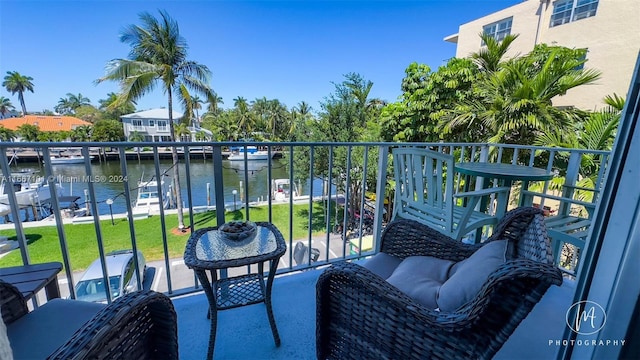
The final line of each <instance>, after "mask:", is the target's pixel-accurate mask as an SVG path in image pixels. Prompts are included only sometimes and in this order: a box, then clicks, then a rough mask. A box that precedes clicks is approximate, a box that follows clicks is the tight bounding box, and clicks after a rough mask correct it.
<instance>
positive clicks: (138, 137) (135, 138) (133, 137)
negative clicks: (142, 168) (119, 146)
mask: <svg viewBox="0 0 640 360" xmlns="http://www.w3.org/2000/svg"><path fill="white" fill-rule="evenodd" d="M129 141H131V142H141V141H144V135H142V134H141V133H139V132H137V131H133V132H132V133H130V134H129ZM136 154H138V163H140V146H136Z"/></svg>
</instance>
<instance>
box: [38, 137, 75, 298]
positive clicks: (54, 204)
mask: <svg viewBox="0 0 640 360" xmlns="http://www.w3.org/2000/svg"><path fill="white" fill-rule="evenodd" d="M42 157H43V158H44V175H45V176H46V181H47V184H48V185H49V194H50V195H51V197H50V198H49V201H50V203H51V211H52V212H53V218H54V219H55V222H56V230H57V232H58V240H59V241H60V252H61V253H62V261H63V263H64V271H65V275H66V276H67V280H68V281H67V285H68V286H69V295H70V296H71V298H72V299H75V298H76V291H75V288H74V284H73V273H72V271H71V270H72V268H71V260H70V259H69V248H68V247H67V237H66V234H65V232H64V224H63V221H62V215H61V214H60V204H59V202H58V192H57V190H56V184H57V181H55V178H54V177H53V169H52V167H51V160H50V159H51V157H50V153H49V148H48V147H45V148H43V149H42ZM69 195H71V194H69Z"/></svg>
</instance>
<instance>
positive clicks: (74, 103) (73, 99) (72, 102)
mask: <svg viewBox="0 0 640 360" xmlns="http://www.w3.org/2000/svg"><path fill="white" fill-rule="evenodd" d="M67 99H69V107H70V108H71V110H72V111H75V110H76V109H77V108H79V107H80V106H84V105H91V100H89V98H87V97H84V96H82V94H80V93H79V94H78V95H74V94H71V93H67Z"/></svg>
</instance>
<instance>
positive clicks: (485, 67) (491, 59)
mask: <svg viewBox="0 0 640 360" xmlns="http://www.w3.org/2000/svg"><path fill="white" fill-rule="evenodd" d="M480 38H481V39H482V43H483V44H484V45H485V47H483V48H482V49H480V51H478V52H476V53H473V54H471V59H472V60H473V62H474V63H475V64H476V65H477V66H478V69H480V71H483V72H489V73H492V72H496V71H498V70H499V69H500V65H501V64H502V59H503V57H504V55H505V54H506V53H507V51H508V50H509V46H511V43H512V42H513V41H514V40H516V39H517V38H518V34H510V35H507V36H505V37H504V38H503V39H502V40H501V41H498V40H496V38H495V37H493V36H492V35H488V34H480Z"/></svg>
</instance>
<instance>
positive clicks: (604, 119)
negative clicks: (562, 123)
mask: <svg viewBox="0 0 640 360" xmlns="http://www.w3.org/2000/svg"><path fill="white" fill-rule="evenodd" d="M604 102H605V104H607V105H609V106H608V107H607V108H605V109H602V110H600V111H598V112H593V113H590V114H589V117H588V118H587V119H586V121H585V122H584V123H576V124H573V127H572V128H573V131H567V130H566V129H554V130H553V131H549V132H545V133H542V134H540V135H539V136H538V137H537V139H536V141H535V143H534V144H535V145H539V146H547V147H556V148H568V149H588V150H605V151H611V149H612V147H613V143H614V140H615V137H616V133H617V130H618V125H619V124H620V117H621V114H622V110H623V108H624V102H625V100H624V98H622V97H620V96H618V95H616V94H613V95H612V96H607V97H605V99H604ZM558 156H560V157H564V158H565V159H564V161H567V160H568V156H569V154H568V153H565V152H559V153H558ZM601 162H602V156H601V155H600V154H593V153H584V154H583V155H582V159H581V163H580V177H581V178H580V179H579V180H578V183H577V185H578V186H579V187H581V188H583V189H595V188H597V186H596V185H597V184H596V180H597V179H598V175H599V174H598V169H600V168H601V166H602V165H603V164H602V163H601ZM553 180H554V181H553V183H552V184H551V189H554V190H559V189H562V187H563V185H564V183H565V181H564V177H556V178H554V179H553ZM583 189H579V190H577V191H576V194H577V196H578V199H579V200H582V201H587V202H591V201H592V199H593V195H594V192H593V191H590V190H583Z"/></svg>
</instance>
